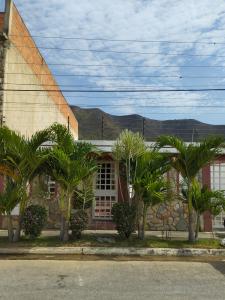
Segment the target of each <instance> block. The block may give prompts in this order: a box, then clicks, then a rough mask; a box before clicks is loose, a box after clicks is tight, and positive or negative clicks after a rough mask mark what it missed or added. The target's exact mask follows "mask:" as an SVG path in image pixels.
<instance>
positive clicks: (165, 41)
mask: <svg viewBox="0 0 225 300" xmlns="http://www.w3.org/2000/svg"><path fill="white" fill-rule="evenodd" d="M217 30H219V29H217ZM221 30H222V29H221ZM223 30H225V29H223ZM10 36H14V37H21V38H24V37H27V38H31V37H32V38H41V39H64V40H84V41H106V42H107V41H108V42H134V43H167V44H207V45H224V44H225V42H218V41H211V42H207V41H170V40H140V39H108V38H84V37H68V36H41V35H12V34H10Z"/></svg>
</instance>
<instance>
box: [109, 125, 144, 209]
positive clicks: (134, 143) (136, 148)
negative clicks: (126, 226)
mask: <svg viewBox="0 0 225 300" xmlns="http://www.w3.org/2000/svg"><path fill="white" fill-rule="evenodd" d="M145 150H146V147H145V143H144V138H143V137H142V136H141V135H140V134H139V133H133V132H132V131H129V130H127V129H126V130H124V131H123V132H122V133H121V134H120V136H119V138H118V139H117V141H116V143H115V145H114V147H113V155H114V157H115V159H116V160H117V161H118V162H121V163H123V164H124V165H125V171H126V183H127V196H128V199H129V204H131V201H132V193H131V188H132V181H133V176H134V174H135V166H136V161H137V158H138V157H140V156H141V155H142V154H143V153H144V152H145ZM132 165H133V167H132ZM132 169H133V170H132ZM132 171H133V172H132ZM119 179H120V178H119Z"/></svg>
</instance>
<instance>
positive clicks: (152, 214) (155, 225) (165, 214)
mask: <svg viewBox="0 0 225 300" xmlns="http://www.w3.org/2000/svg"><path fill="white" fill-rule="evenodd" d="M187 218H188V214H187V205H186V204H184V203H183V202H182V201H172V202H168V203H162V204H160V205H156V206H155V207H153V208H151V209H149V212H148V215H147V226H148V230H183V231H185V230H187V224H188V220H187Z"/></svg>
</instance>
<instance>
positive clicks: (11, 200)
mask: <svg viewBox="0 0 225 300" xmlns="http://www.w3.org/2000/svg"><path fill="white" fill-rule="evenodd" d="M25 193H26V192H25V191H24V190H22V189H21V187H20V186H18V185H17V184H16V183H15V182H13V180H12V179H10V178H7V179H6V184H5V188H4V191H2V192H1V193H0V214H4V215H6V217H7V226H8V239H9V241H10V242H12V241H13V238H14V230H13V225H12V216H11V212H12V210H13V209H14V208H15V207H16V205H17V204H19V203H20V201H21V200H22V199H23V198H24V197H25Z"/></svg>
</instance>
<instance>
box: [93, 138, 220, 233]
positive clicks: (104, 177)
mask: <svg viewBox="0 0 225 300" xmlns="http://www.w3.org/2000/svg"><path fill="white" fill-rule="evenodd" d="M88 142H90V143H92V144H93V145H95V146H96V147H98V148H99V149H100V150H101V151H102V153H103V154H102V157H101V158H100V160H99V168H98V172H97V174H96V176H95V178H94V182H93V187H94V195H95V200H94V201H93V206H92V208H91V209H90V214H89V215H90V224H89V227H90V228H91V229H96V230H98V229H113V228H114V224H113V222H112V214H111V212H112V207H113V205H114V203H116V202H119V201H126V187H125V182H123V180H122V179H121V178H120V177H119V165H118V162H116V161H115V160H114V159H113V156H112V147H113V144H114V143H115V141H88ZM146 145H147V147H149V148H151V147H153V146H154V143H150V142H146ZM161 151H162V152H165V153H168V152H169V153H173V154H174V155H176V151H175V150H174V149H172V148H164V149H162V150H161ZM165 176H166V177H167V178H168V180H169V181H170V183H171V184H172V186H173V191H174V193H172V198H171V199H170V200H169V201H168V202H164V203H162V204H160V205H157V206H155V207H153V208H152V209H149V211H148V217H147V226H148V229H149V230H167V229H168V230H187V224H188V220H187V218H188V212H187V205H186V204H185V203H184V202H183V201H182V199H181V196H180V194H181V193H180V189H181V181H182V178H181V175H180V174H178V173H177V172H176V171H175V170H171V171H169V172H168V173H167V174H166V175H165ZM199 180H200V181H201V183H202V185H207V186H208V187H210V188H211V189H213V190H225V153H224V154H223V153H222V154H221V155H220V156H219V157H218V158H217V159H216V160H215V161H214V162H213V163H211V164H210V165H207V166H205V167H204V168H203V169H202V170H201V172H200V173H199ZM224 218H225V212H222V213H221V214H220V215H218V216H217V217H215V218H213V217H212V216H211V215H210V213H209V212H206V213H204V215H203V216H202V219H201V228H202V230H203V231H207V232H209V231H212V230H221V229H223V228H224V225H223V222H224Z"/></svg>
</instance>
